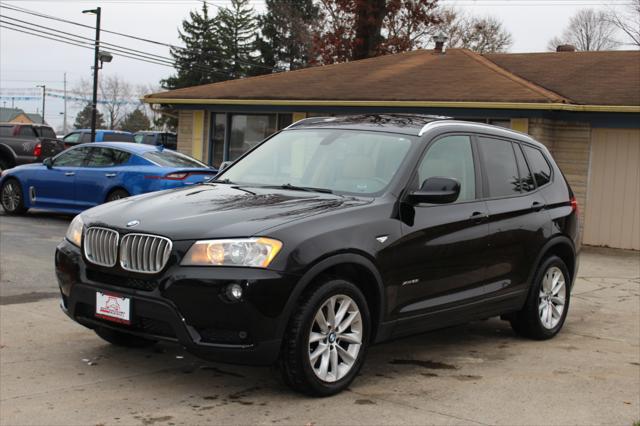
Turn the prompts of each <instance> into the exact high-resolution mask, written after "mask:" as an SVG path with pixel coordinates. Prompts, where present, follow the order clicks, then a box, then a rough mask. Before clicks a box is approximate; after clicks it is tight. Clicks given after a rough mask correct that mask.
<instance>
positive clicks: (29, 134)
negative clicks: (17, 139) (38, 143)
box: [18, 126, 36, 138]
mask: <svg viewBox="0 0 640 426" xmlns="http://www.w3.org/2000/svg"><path fill="white" fill-rule="evenodd" d="M18 136H21V137H25V138H33V137H35V136H36V133H35V132H34V131H33V129H32V128H31V126H20V130H19V131H18Z"/></svg>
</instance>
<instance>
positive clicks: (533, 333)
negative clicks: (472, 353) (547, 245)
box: [510, 256, 571, 340]
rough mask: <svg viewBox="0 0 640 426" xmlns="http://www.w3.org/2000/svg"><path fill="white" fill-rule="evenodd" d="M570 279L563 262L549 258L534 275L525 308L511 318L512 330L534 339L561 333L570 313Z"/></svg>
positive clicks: (548, 337) (542, 338) (555, 258)
mask: <svg viewBox="0 0 640 426" xmlns="http://www.w3.org/2000/svg"><path fill="white" fill-rule="evenodd" d="M570 285H571V278H570V275H569V270H568V269H567V265H565V263H564V261H563V260H562V259H560V258H559V257H557V256H550V257H548V258H546V259H545V260H543V261H542V264H541V265H540V267H539V268H538V271H537V272H536V275H535V278H534V281H533V284H532V286H531V289H530V291H529V296H528V298H527V301H526V303H525V305H524V308H522V310H520V311H519V312H516V313H514V314H513V315H512V316H511V317H510V322H511V327H512V328H513V330H514V331H515V332H516V333H517V334H519V335H521V336H523V337H527V338H530V339H535V340H546V339H551V338H552V337H554V336H555V335H556V334H558V333H559V332H560V330H561V329H562V326H563V325H564V322H565V319H566V318H567V313H568V312H569V301H570V298H571V291H570Z"/></svg>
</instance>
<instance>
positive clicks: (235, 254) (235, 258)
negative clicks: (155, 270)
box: [182, 238, 282, 268]
mask: <svg viewBox="0 0 640 426" xmlns="http://www.w3.org/2000/svg"><path fill="white" fill-rule="evenodd" d="M281 248H282V243H281V242H280V241H278V240H272V239H270V238H243V239H233V240H207V241H197V242H195V243H194V244H193V245H192V246H191V248H190V249H189V251H188V252H187V254H186V255H185V257H184V259H183V260H182V265H191V266H249V267H254V268H266V267H267V266H269V264H270V263H271V261H272V260H273V258H274V257H276V255H277V254H278V252H279V251H280V249H281Z"/></svg>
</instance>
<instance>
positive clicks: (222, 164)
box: [218, 161, 233, 172]
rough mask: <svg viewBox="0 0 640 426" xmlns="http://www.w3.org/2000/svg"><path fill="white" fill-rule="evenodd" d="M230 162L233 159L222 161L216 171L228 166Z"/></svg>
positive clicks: (231, 162)
mask: <svg viewBox="0 0 640 426" xmlns="http://www.w3.org/2000/svg"><path fill="white" fill-rule="evenodd" d="M232 164H233V161H223V162H222V163H220V167H218V172H221V171H223V170H224V169H227V168H229V166H230V165H232Z"/></svg>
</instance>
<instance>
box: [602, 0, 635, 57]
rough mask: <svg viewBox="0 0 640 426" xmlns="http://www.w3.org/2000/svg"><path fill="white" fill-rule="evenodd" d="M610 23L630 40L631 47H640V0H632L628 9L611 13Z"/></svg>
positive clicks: (613, 10)
mask: <svg viewBox="0 0 640 426" xmlns="http://www.w3.org/2000/svg"><path fill="white" fill-rule="evenodd" d="M609 21H610V22H611V23H612V24H613V25H615V26H616V27H617V28H618V29H619V30H620V31H622V32H623V33H625V35H626V36H627V37H628V38H629V39H630V43H628V44H630V45H632V46H640V0H632V3H630V4H628V5H627V7H626V9H625V10H624V12H623V11H619V10H616V9H612V10H611V11H610V12H609Z"/></svg>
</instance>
